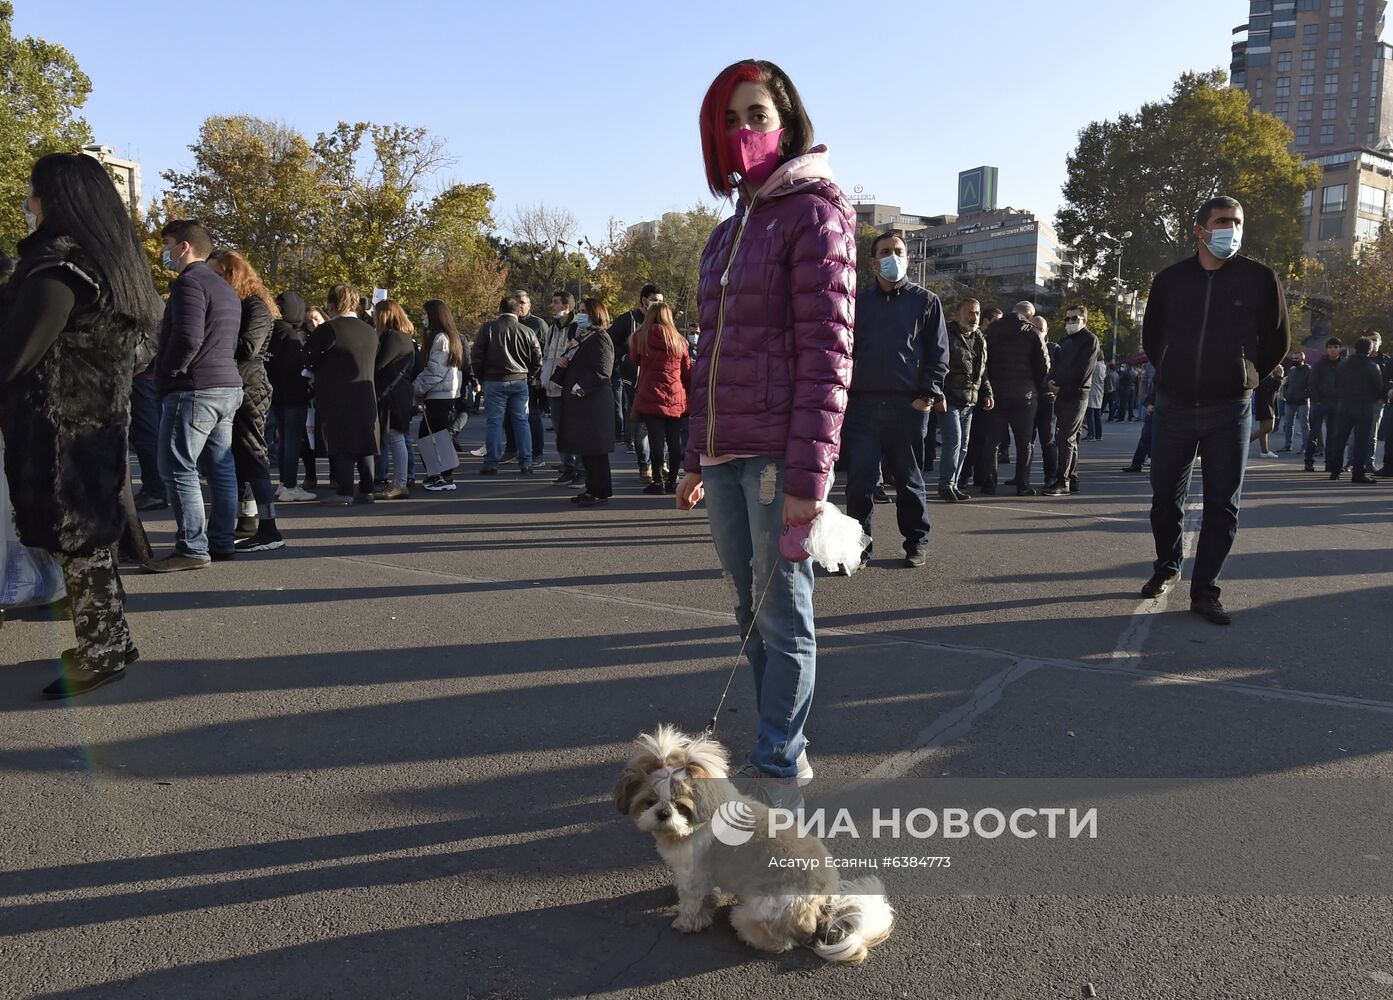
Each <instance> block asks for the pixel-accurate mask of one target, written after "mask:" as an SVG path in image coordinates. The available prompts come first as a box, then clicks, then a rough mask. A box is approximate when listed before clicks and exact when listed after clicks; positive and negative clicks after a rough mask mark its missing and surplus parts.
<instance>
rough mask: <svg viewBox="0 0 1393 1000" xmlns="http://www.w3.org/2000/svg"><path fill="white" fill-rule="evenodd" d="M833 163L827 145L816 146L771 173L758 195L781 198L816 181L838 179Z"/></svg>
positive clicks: (833, 180)
mask: <svg viewBox="0 0 1393 1000" xmlns="http://www.w3.org/2000/svg"><path fill="white" fill-rule="evenodd" d="M836 179H837V178H836V177H835V175H833V173H832V165H831V163H829V162H828V160H827V147H826V146H814V147H813V148H812V149H810V150H808V151H807V152H806V153H804V154H803V155H802V156H795V157H794V158H793V159H791V160H788V161H787V162H785V163H781V164H779V166H778V168H777V169H776V170H775V171H774V172H773V173H772V174H770V175H769V179H768V180H767V181H765V182H764V184H763V185H762V186H761V187H760V189H759V192H758V194H757V195H756V197H758V198H781V197H783V196H784V195H788V194H793V193H794V192H795V191H798V190H800V189H801V188H803V187H806V186H807V185H808V184H811V183H813V182H815V181H831V182H835V181H836Z"/></svg>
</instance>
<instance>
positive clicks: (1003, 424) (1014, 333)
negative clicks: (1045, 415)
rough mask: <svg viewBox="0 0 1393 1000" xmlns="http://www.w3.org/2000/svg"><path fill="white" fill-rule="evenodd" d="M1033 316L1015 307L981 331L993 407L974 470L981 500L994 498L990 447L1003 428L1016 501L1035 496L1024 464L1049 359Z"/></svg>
mask: <svg viewBox="0 0 1393 1000" xmlns="http://www.w3.org/2000/svg"><path fill="white" fill-rule="evenodd" d="M1034 315H1035V306H1034V304H1033V303H1031V302H1017V303H1016V307H1015V309H1014V310H1012V312H1011V313H1010V314H1009V315H1006V316H1003V317H1001V319H999V320H997V321H996V322H995V323H993V324H992V325H991V326H989V327H988V328H987V379H988V381H990V382H991V384H992V395H993V398H994V399H995V402H996V406H995V408H994V409H993V410H992V412H991V418H990V419H989V420H987V421H985V423H986V424H987V434H986V439H985V442H984V446H983V448H982V452H981V457H980V458H979V460H978V461H979V464H978V467H977V477H978V480H979V481H980V482H981V489H982V492H983V493H984V494H988V495H989V494H992V493H995V492H996V478H997V475H996V472H997V462H996V458H997V456H996V448H995V444H996V442H998V441H1000V440H1001V439H1002V438H1003V437H1004V436H1005V434H1006V429H1007V428H1008V427H1009V428H1010V430H1011V434H1012V435H1013V436H1014V437H1015V439H1016V496H1018V497H1033V496H1035V495H1036V491H1035V490H1034V489H1033V488H1032V487H1031V485H1030V459H1031V456H1032V454H1033V452H1034V450H1035V449H1034V446H1033V439H1034V437H1035V412H1036V409H1037V407H1038V405H1039V396H1040V394H1041V393H1042V392H1044V390H1045V377H1046V376H1047V375H1048V374H1049V371H1050V358H1049V354H1048V353H1047V352H1046V351H1045V345H1044V342H1043V341H1041V340H1040V335H1039V334H1038V333H1036V332H1035V327H1033V326H1032V325H1031V323H1030V318H1031V317H1032V316H1034Z"/></svg>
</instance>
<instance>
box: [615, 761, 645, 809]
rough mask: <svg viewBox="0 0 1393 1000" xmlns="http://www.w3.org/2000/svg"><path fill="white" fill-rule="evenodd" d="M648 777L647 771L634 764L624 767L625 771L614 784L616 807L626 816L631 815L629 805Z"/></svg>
mask: <svg viewBox="0 0 1393 1000" xmlns="http://www.w3.org/2000/svg"><path fill="white" fill-rule="evenodd" d="M647 777H648V772H647V771H641V770H639V769H638V768H636V767H634V766H633V765H632V764H630V765H629V766H628V767H626V768H624V773H623V774H621V775H620V776H619V780H618V781H617V782H615V784H614V808H616V809H618V810H619V811H620V812H621V813H623V814H624V815H625V816H627V815H629V807H630V806H631V805H632V804H633V800H634V793H635V792H637V791H638V790H639V788H640V786H642V785H643V782H644V780H645V779H647Z"/></svg>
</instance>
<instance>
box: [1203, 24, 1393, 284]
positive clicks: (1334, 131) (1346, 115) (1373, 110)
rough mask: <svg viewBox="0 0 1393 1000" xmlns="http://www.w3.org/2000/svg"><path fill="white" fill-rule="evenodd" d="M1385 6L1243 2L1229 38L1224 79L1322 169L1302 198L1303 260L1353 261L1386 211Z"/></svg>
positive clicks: (1392, 193) (1391, 181) (1392, 91)
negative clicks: (1347, 257) (1287, 131)
mask: <svg viewBox="0 0 1393 1000" xmlns="http://www.w3.org/2000/svg"><path fill="white" fill-rule="evenodd" d="M1387 6H1388V4H1387V0H1248V21H1247V23H1246V24H1240V25H1239V26H1238V27H1237V28H1235V29H1234V30H1233V33H1234V36H1235V41H1234V43H1233V62H1232V63H1231V65H1230V80H1231V82H1232V84H1233V86H1235V87H1238V88H1240V89H1242V90H1244V91H1246V92H1247V94H1248V101H1249V104H1250V106H1251V107H1252V108H1253V109H1254V110H1255V111H1263V112H1266V113H1268V114H1271V115H1275V116H1276V117H1278V118H1280V119H1281V120H1282V121H1284V122H1286V123H1287V125H1288V126H1289V127H1290V128H1291V130H1292V143H1291V147H1290V149H1291V151H1292V152H1293V153H1299V154H1301V155H1302V156H1304V157H1305V158H1306V159H1307V160H1308V161H1310V162H1314V163H1316V164H1319V165H1320V167H1321V172H1322V178H1321V183H1320V186H1319V187H1317V188H1316V190H1315V191H1314V192H1310V193H1308V194H1307V196H1306V199H1307V200H1306V205H1305V209H1304V220H1305V240H1304V250H1305V252H1306V254H1307V255H1308V256H1321V255H1323V254H1327V253H1330V252H1332V251H1334V252H1336V253H1346V254H1347V253H1350V252H1352V251H1353V250H1354V249H1355V247H1356V246H1357V245H1358V243H1359V241H1361V240H1364V239H1369V238H1371V237H1372V236H1373V235H1375V234H1376V233H1377V232H1378V228H1379V226H1380V225H1382V224H1383V222H1384V220H1385V219H1387V218H1388V213H1389V210H1393V155H1390V154H1393V74H1390V72H1389V70H1390V69H1393V45H1388V44H1386V43H1384V42H1383V41H1381V40H1380V38H1381V36H1382V34H1383V25H1384V18H1383V15H1384V10H1385V8H1386V7H1387Z"/></svg>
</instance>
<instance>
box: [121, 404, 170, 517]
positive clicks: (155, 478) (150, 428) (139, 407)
mask: <svg viewBox="0 0 1393 1000" xmlns="http://www.w3.org/2000/svg"><path fill="white" fill-rule="evenodd" d="M130 437H131V448H132V450H134V451H135V457H136V461H138V462H139V463H140V492H141V495H142V496H143V495H145V494H146V493H148V494H150V496H152V497H162V496H164V495H165V494H166V493H167V492H168V491H167V490H166V489H165V483H164V477H163V476H162V475H161V474H160V398H159V396H157V395H156V394H155V380H154V379H152V378H137V379H135V380H133V381H132V382H131V434H130Z"/></svg>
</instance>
